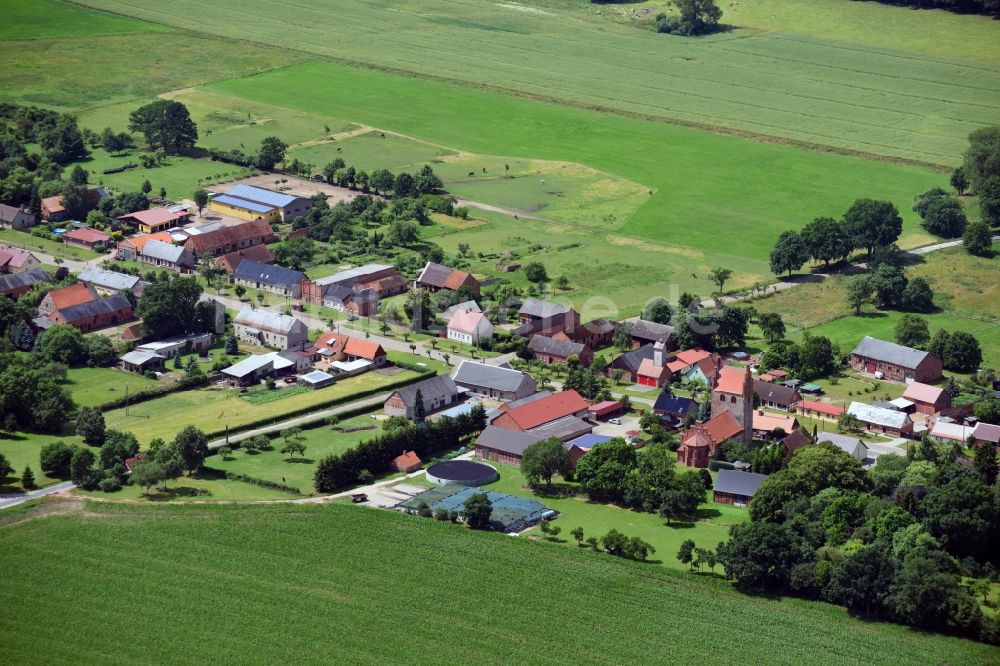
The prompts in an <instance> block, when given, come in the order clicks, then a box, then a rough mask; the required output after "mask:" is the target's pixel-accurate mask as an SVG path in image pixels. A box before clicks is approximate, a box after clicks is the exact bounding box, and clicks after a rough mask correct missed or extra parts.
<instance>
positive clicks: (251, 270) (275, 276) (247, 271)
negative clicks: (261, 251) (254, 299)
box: [233, 259, 306, 287]
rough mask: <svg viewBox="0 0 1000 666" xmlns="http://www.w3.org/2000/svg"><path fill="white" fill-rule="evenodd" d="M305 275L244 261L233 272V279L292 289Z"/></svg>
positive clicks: (287, 269)
mask: <svg viewBox="0 0 1000 666" xmlns="http://www.w3.org/2000/svg"><path fill="white" fill-rule="evenodd" d="M305 276H306V275H305V273H303V272H301V271H295V270H292V269H291V268H285V267H284V266H278V265H271V264H262V263H260V262H259V261H253V260H251V259H244V260H243V261H241V262H240V265H239V266H237V267H236V270H235V271H234V272H233V277H234V278H236V279H237V280H246V281H248V282H261V283H264V284H269V285H276V286H279V287H294V286H295V285H297V284H298V283H299V282H301V281H302V280H303V279H305Z"/></svg>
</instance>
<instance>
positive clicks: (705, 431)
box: [677, 410, 744, 467]
mask: <svg viewBox="0 0 1000 666" xmlns="http://www.w3.org/2000/svg"><path fill="white" fill-rule="evenodd" d="M743 432H744V430H743V426H741V425H740V423H739V421H737V420H736V417H735V416H733V414H732V412H730V411H728V410H725V411H721V412H719V413H718V414H716V415H715V416H713V417H712V418H710V419H709V420H707V421H705V422H704V423H699V424H697V425H694V426H691V428H690V429H688V431H687V432H686V433H684V437H683V438H682V439H681V445H680V448H678V449H677V462H679V463H681V464H683V465H687V466H688V467H708V461H709V460H711V459H712V458H714V457H715V454H716V452H717V451H718V449H719V447H720V446H721V445H722V443H723V442H725V441H726V440H727V439H734V438H736V437H739V436H741V435H742V434H743Z"/></svg>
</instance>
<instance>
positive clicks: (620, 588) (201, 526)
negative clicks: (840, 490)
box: [0, 503, 997, 665]
mask: <svg viewBox="0 0 1000 666" xmlns="http://www.w3.org/2000/svg"><path fill="white" fill-rule="evenodd" d="M46 512H49V513H50V515H48V516H43V514H45V513H46ZM0 521H2V523H3V525H4V526H3V527H0V532H2V535H3V538H2V539H0V563H2V566H3V570H4V573H5V576H4V579H5V584H4V585H3V587H2V588H0V602H2V603H0V660H2V661H3V662H4V663H11V664H13V663H17V664H25V663H56V662H73V663H78V664H87V663H100V664H105V663H108V661H109V660H112V661H115V662H116V663H150V662H154V661H159V662H162V661H170V662H172V663H185V664H186V663H191V664H194V663H204V661H205V659H206V655H207V654H211V659H212V660H215V661H218V662H220V663H227V662H239V663H275V662H278V661H287V660H288V658H289V655H294V659H295V661H296V662H297V663H302V664H311V663H317V664H318V663H324V664H328V663H352V664H385V663H428V664H430V663H434V664H440V663H512V662H517V663H566V664H569V663H573V664H607V663H636V664H640V663H662V662H663V661H670V662H676V663H680V662H691V663H699V664H731V663H732V658H733V650H732V647H727V646H726V645H722V644H718V645H717V646H714V645H715V644H714V643H713V642H711V641H707V640H703V639H702V638H701V637H708V636H716V635H719V632H720V622H723V624H724V626H725V632H724V633H725V636H726V644H727V645H729V646H739V653H740V658H741V659H742V660H744V661H746V662H750V663H769V664H796V665H798V664H803V663H823V664H856V663H859V662H865V663H877V664H899V663H913V664H930V663H943V662H949V663H955V664H959V663H961V664H970V665H973V664H988V663H995V660H996V656H997V650H996V648H991V647H989V646H986V645H982V644H977V643H971V642H967V641H962V640H958V639H954V638H948V637H942V636H935V635H927V634H922V633H919V632H915V631H912V630H909V629H906V628H903V627H899V626H894V625H888V624H881V623H869V622H860V621H858V620H855V619H852V618H851V617H849V616H848V615H847V614H846V613H845V612H844V611H843V610H842V609H840V608H837V607H833V606H828V605H825V604H821V603H813V602H804V601H799V600H794V599H784V600H776V599H764V598H754V597H746V596H742V595H740V594H738V593H736V592H734V591H733V590H732V589H731V588H730V586H729V585H728V584H726V583H724V582H721V581H717V580H712V579H709V578H707V577H698V576H695V575H689V574H686V573H680V572H674V571H668V570H665V569H663V568H662V567H658V566H655V565H649V564H639V563H631V562H626V561H622V560H616V559H612V558H611V557H609V556H605V555H599V554H595V553H592V552H589V551H583V550H580V551H577V550H576V549H573V548H566V547H563V546H556V545H548V544H543V543H534V542H531V541H528V540H526V539H511V538H509V537H506V536H503V535H498V534H488V533H469V532H468V531H467V530H465V529H463V528H461V527H459V526H455V525H451V524H441V523H436V522H434V521H431V520H427V519H423V518H417V517H411V516H404V515H401V514H398V513H394V512H388V511H376V510H372V509H365V508H360V507H353V506H346V505H326V506H302V505H265V506H252V507H250V506H240V507H234V506H218V505H216V506H206V505H198V506H194V505H190V506H177V505H171V506H149V507H137V506H118V505H101V504H80V503H68V504H49V503H43V504H41V505H40V506H37V508H36V507H25V508H18V509H14V510H12V511H9V512H4V514H3V516H0ZM112 561H113V562H114V563H115V566H108V563H109V562H112ZM178 590H183V591H184V593H183V594H177V591H178ZM81 600H86V602H85V606H84V605H82V604H84V602H82V601H81ZM137 616H141V618H142V622H141V625H142V627H144V628H139V629H137V627H136V617H137ZM557 625H558V626H557ZM558 627H575V628H585V629H579V630H575V629H574V630H564V629H560V628H558ZM145 628H149V629H145ZM693 636H697V637H699V638H696V639H694V638H692V637H693ZM248 646H253V647H252V649H248ZM667 655H669V657H668V656H667Z"/></svg>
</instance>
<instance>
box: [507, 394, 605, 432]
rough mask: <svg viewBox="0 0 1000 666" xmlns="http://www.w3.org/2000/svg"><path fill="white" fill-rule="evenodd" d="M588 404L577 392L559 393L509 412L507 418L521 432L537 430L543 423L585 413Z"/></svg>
mask: <svg viewBox="0 0 1000 666" xmlns="http://www.w3.org/2000/svg"><path fill="white" fill-rule="evenodd" d="M588 406H589V405H588V403H587V401H586V400H584V399H583V397H582V396H581V395H580V394H579V393H577V392H576V391H574V390H572V389H570V390H568V391H559V392H558V393H553V394H552V395H549V396H546V397H544V398H541V399H539V400H535V401H534V402H529V403H528V404H526V405H521V406H520V407H515V408H514V409H509V410H507V416H508V417H510V419H511V420H513V421H514V423H515V424H516V425H517V427H518V428H520V429H521V430H527V429H529V428H536V427H538V426H540V425H542V424H543V423H548V422H549V421H555V420H556V419H560V418H562V417H564V416H569V415H571V414H576V413H577V412H581V411H585V410H586V409H587V407H588Z"/></svg>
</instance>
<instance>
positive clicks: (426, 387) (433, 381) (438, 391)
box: [396, 375, 459, 407]
mask: <svg viewBox="0 0 1000 666" xmlns="http://www.w3.org/2000/svg"><path fill="white" fill-rule="evenodd" d="M418 389H419V391H420V395H421V397H422V398H423V401H424V405H425V406H427V405H429V404H430V403H432V402H434V401H435V400H438V399H441V398H446V397H449V396H454V395H457V394H458V393H459V391H458V387H457V386H455V382H454V381H453V380H452V378H451V377H449V376H448V375H439V376H437V377H431V378H430V379H425V380H424V381H422V382H417V383H416V384H410V385H409V386H404V387H403V388H401V389H399V390H397V391H396V395H398V396H399V398H400V399H401V400H402V401H403V404H405V405H406V406H407V407H412V406H413V405H414V401H415V399H416V397H417V390H418Z"/></svg>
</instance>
